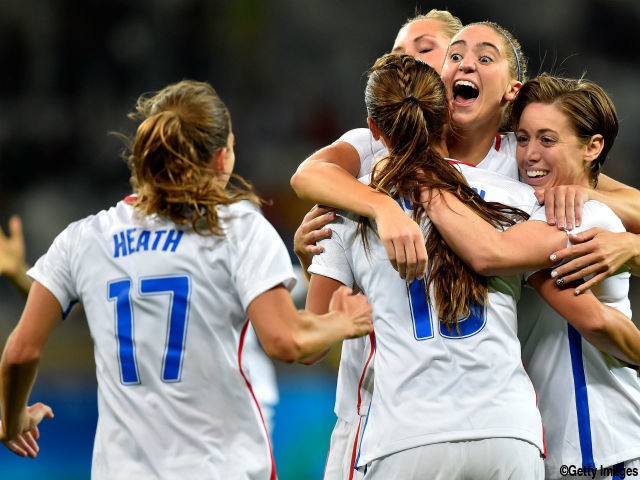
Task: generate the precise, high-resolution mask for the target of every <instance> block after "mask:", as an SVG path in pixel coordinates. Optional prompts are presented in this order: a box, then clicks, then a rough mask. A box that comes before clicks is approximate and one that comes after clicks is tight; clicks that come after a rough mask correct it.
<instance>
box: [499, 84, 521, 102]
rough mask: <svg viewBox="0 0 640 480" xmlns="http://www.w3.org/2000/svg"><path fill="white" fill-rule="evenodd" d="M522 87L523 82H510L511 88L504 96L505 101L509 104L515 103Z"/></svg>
mask: <svg viewBox="0 0 640 480" xmlns="http://www.w3.org/2000/svg"><path fill="white" fill-rule="evenodd" d="M521 87H522V82H519V81H518V80H511V81H510V82H509V87H508V88H507V91H506V92H505V93H504V96H503V97H502V98H503V100H506V101H507V102H513V101H514V100H515V99H516V96H517V95H518V92H519V91H520V88H521Z"/></svg>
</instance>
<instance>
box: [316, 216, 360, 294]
mask: <svg viewBox="0 0 640 480" xmlns="http://www.w3.org/2000/svg"><path fill="white" fill-rule="evenodd" d="M345 221H346V220H345V218H344V217H341V216H340V215H338V216H337V217H336V220H335V221H334V222H333V223H330V224H329V225H328V226H327V228H330V229H331V230H332V232H333V233H332V235H331V237H330V238H326V239H323V240H321V241H320V242H319V243H318V245H320V246H321V247H323V248H324V251H323V252H322V253H320V254H319V255H314V257H313V261H312V263H311V266H310V267H309V273H311V274H314V275H322V276H323V277H327V278H331V279H333V280H336V281H338V282H340V283H342V284H343V285H346V286H347V287H350V288H353V285H354V283H355V281H354V278H353V272H352V271H351V265H350V264H349V259H348V258H347V254H346V250H345V246H344V242H343V230H344V228H345V227H346V226H345Z"/></svg>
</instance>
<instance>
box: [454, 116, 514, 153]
mask: <svg viewBox="0 0 640 480" xmlns="http://www.w3.org/2000/svg"><path fill="white" fill-rule="evenodd" d="M501 119H502V116H501V115H500V114H498V115H496V116H495V117H493V118H491V119H485V121H483V122H472V123H473V124H469V125H456V124H455V123H453V124H452V125H451V127H450V129H449V131H448V134H447V147H448V149H449V157H451V158H454V159H456V160H460V161H461V162H465V163H470V164H472V165H477V164H479V163H480V162H481V161H482V160H483V159H484V157H486V156H487V153H488V152H489V149H490V148H491V146H492V145H493V141H494V139H495V138H496V134H497V133H498V129H499V128H500V122H501Z"/></svg>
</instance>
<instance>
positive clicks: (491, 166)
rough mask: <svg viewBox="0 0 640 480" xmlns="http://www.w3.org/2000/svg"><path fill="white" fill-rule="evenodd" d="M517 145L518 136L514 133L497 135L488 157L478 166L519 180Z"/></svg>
mask: <svg viewBox="0 0 640 480" xmlns="http://www.w3.org/2000/svg"><path fill="white" fill-rule="evenodd" d="M516 144H517V142H516V134H515V133H513V132H508V133H504V134H498V135H496V137H495V138H494V140H493V144H492V145H491V148H490V149H489V151H488V152H487V155H486V156H485V157H484V158H483V159H482V161H481V162H480V163H479V164H478V165H477V166H478V167H479V168H483V169H485V170H491V171H492V172H497V173H501V174H502V175H505V176H507V177H509V178H512V179H514V180H518V179H519V178H520V175H519V173H518V162H517V161H516Z"/></svg>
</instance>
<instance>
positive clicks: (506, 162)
mask: <svg viewBox="0 0 640 480" xmlns="http://www.w3.org/2000/svg"><path fill="white" fill-rule="evenodd" d="M336 142H346V143H348V144H350V145H351V146H352V147H353V148H355V149H356V151H357V152H358V155H359V156H360V172H359V175H358V178H361V180H362V178H364V180H363V181H365V183H368V175H369V174H370V173H371V170H372V169H373V165H374V164H375V163H376V162H377V161H378V160H380V159H381V158H382V157H384V156H385V155H387V154H388V152H387V149H386V147H385V146H384V145H383V144H382V142H380V141H379V140H374V138H373V135H372V134H371V131H370V130H369V129H368V128H356V129H353V130H349V131H348V132H346V133H345V134H344V135H342V136H341V137H340V138H339V139H338V140H336ZM515 145H516V140H515V134H513V133H508V134H505V135H496V138H495V140H494V142H493V144H492V146H491V149H490V150H489V152H488V153H487V155H486V157H485V158H484V159H483V160H482V162H480V164H478V167H479V168H482V169H484V170H489V171H492V172H497V173H500V174H502V175H505V176H507V177H508V178H510V179H513V180H518V165H517V162H516V159H515ZM336 270H337V271H342V272H343V275H346V277H345V278H343V279H342V280H340V281H341V282H342V283H344V284H345V285H349V286H353V278H352V277H350V273H347V272H349V268H348V266H343V267H341V268H337V269H336ZM370 338H371V336H368V337H360V338H357V339H350V340H344V341H343V342H342V352H341V356H340V366H339V368H338V381H337V386H336V403H335V407H334V411H335V413H336V415H337V416H338V417H339V418H341V419H343V420H345V421H350V419H352V418H353V415H354V409H357V411H358V413H360V414H361V415H366V412H367V410H368V405H369V399H370V398H371V388H372V387H373V368H372V365H373V362H372V361H371V358H372V355H373V351H374V349H373V347H372V345H371V341H370Z"/></svg>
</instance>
